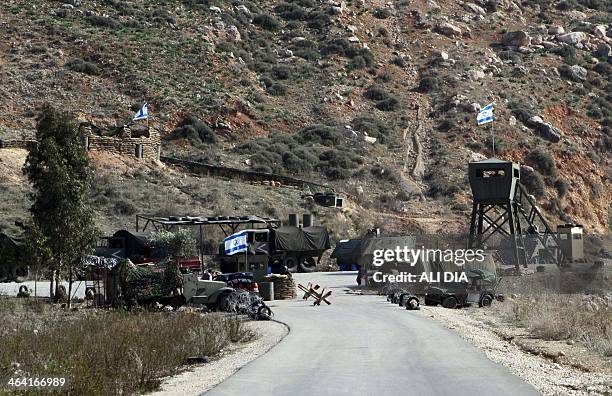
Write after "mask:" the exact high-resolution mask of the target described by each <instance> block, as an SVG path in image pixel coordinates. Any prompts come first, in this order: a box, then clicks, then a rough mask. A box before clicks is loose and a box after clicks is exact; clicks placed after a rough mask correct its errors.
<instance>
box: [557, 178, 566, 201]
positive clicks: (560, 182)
mask: <svg viewBox="0 0 612 396" xmlns="http://www.w3.org/2000/svg"><path fill="white" fill-rule="evenodd" d="M555 188H556V189H557V193H558V194H559V198H563V197H564V196H565V195H566V194H567V191H568V190H569V183H568V182H567V180H565V179H561V178H559V179H557V180H555Z"/></svg>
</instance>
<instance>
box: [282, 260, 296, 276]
mask: <svg viewBox="0 0 612 396" xmlns="http://www.w3.org/2000/svg"><path fill="white" fill-rule="evenodd" d="M283 265H284V266H285V267H287V270H288V271H289V272H297V270H298V261H297V258H295V257H293V256H287V257H285V259H284V260H283Z"/></svg>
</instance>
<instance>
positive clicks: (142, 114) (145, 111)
mask: <svg viewBox="0 0 612 396" xmlns="http://www.w3.org/2000/svg"><path fill="white" fill-rule="evenodd" d="M147 106H148V104H147V103H146V102H145V104H143V105H142V107H141V108H140V110H138V113H136V115H135V116H134V118H133V119H132V121H138V120H146V119H147V118H149V108H148V107H147Z"/></svg>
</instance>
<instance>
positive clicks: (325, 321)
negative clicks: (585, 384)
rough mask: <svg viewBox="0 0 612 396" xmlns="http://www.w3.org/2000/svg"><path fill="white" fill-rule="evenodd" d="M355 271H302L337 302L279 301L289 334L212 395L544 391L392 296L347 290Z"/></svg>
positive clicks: (455, 395) (299, 278)
mask: <svg viewBox="0 0 612 396" xmlns="http://www.w3.org/2000/svg"><path fill="white" fill-rule="evenodd" d="M355 277H356V273H355V272H343V273H339V272H336V273H313V274H296V275H295V279H296V282H299V283H302V284H304V285H305V284H307V283H308V282H309V281H310V282H313V283H318V284H319V285H321V286H322V287H326V288H331V290H333V294H332V296H331V297H330V300H331V302H332V305H329V306H328V305H325V304H322V305H321V306H318V307H314V306H313V305H312V299H310V300H309V301H303V300H301V299H299V300H292V301H274V302H272V303H271V306H272V309H273V311H274V314H275V316H274V318H275V319H277V320H279V321H281V322H284V323H286V324H287V325H288V326H289V327H290V332H289V334H288V335H287V336H286V337H285V338H284V339H283V340H282V341H281V342H280V343H279V344H278V345H276V346H275V347H274V348H272V350H270V351H269V352H268V353H266V354H265V355H263V356H261V357H260V358H258V359H256V360H254V361H253V362H251V363H249V364H247V365H246V366H245V367H243V368H242V369H240V370H239V371H238V372H237V373H236V374H234V375H233V376H231V377H229V378H228V379H227V380H226V381H225V382H222V383H221V384H219V385H218V386H217V387H215V388H213V389H211V390H210V391H209V392H207V393H206V395H207V396H236V395H247V394H248V395H282V396H284V395H291V396H299V395H375V396H386V395H392V396H395V395H415V396H416V395H418V396H427V395H449V396H462V395H474V396H488V395H496V396H498V395H512V396H517V395H537V394H538V392H537V391H536V390H535V389H534V388H533V387H531V385H528V384H527V383H525V382H523V381H521V380H520V379H519V378H518V377H516V376H514V375H512V374H511V373H510V372H509V371H508V370H507V369H506V368H504V367H503V366H501V365H498V364H496V363H493V362H492V361H490V360H489V359H487V357H486V356H485V354H484V353H483V352H481V351H480V350H479V349H477V348H476V347H474V346H472V345H470V344H469V343H468V342H467V341H464V340H463V339H461V338H460V337H459V336H458V335H457V334H455V333H453V332H452V331H451V330H448V329H446V328H444V327H443V326H442V325H440V324H439V323H437V322H435V321H433V320H430V319H429V318H427V317H424V316H423V315H420V314H419V313H417V312H414V311H407V310H405V309H403V308H400V307H399V306H397V305H396V304H391V303H389V302H387V301H386V298H385V297H384V296H373V295H361V296H360V295H350V294H346V292H345V290H346V286H348V285H354V284H355ZM300 296H301V294H300ZM439 309H445V308H442V307H440V308H439Z"/></svg>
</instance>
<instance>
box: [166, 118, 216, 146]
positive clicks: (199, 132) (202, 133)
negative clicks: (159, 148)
mask: <svg viewBox="0 0 612 396" xmlns="http://www.w3.org/2000/svg"><path fill="white" fill-rule="evenodd" d="M181 138H182V139H187V140H189V141H190V142H191V143H192V144H199V143H210V144H214V143H217V141H218V140H219V139H218V138H217V135H216V134H215V133H214V132H213V130H212V129H210V127H209V126H208V125H206V124H205V123H203V122H202V121H200V120H198V119H197V118H196V117H194V116H192V115H188V116H186V117H185V118H183V120H182V121H181V122H180V123H179V124H178V127H177V128H176V129H175V130H174V132H173V133H172V134H171V135H170V136H169V140H174V139H181Z"/></svg>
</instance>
